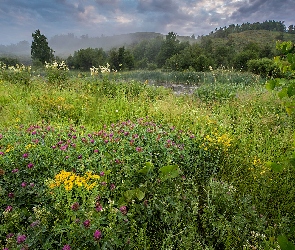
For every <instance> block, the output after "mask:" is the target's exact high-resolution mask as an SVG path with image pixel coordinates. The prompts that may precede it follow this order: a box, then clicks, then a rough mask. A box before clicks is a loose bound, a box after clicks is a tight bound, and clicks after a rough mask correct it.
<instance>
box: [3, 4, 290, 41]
mask: <svg viewBox="0 0 295 250" xmlns="http://www.w3.org/2000/svg"><path fill="white" fill-rule="evenodd" d="M294 12H295V5H294V0H282V1H277V0H218V1H210V2H208V1H207V0H185V1H180V0H114V1H107V0H84V1H82V0H71V1H69V0H55V1H53V2H51V3H48V2H47V1H45V0H33V1H26V0H11V1H9V2H8V1H2V3H1V6H0V27H1V31H2V32H3V34H5V35H4V36H1V37H0V44H1V45H11V44H16V43H18V42H21V41H32V33H34V31H36V30H37V29H39V30H40V31H41V33H42V34H44V35H45V36H46V37H47V38H48V39H51V38H52V37H54V36H55V35H66V34H69V33H70V34H74V35H75V36H77V37H81V36H83V35H88V36H89V37H100V36H102V35H103V36H113V35H123V34H130V33H136V32H155V33H161V34H167V33H168V32H171V31H173V32H175V33H176V34H178V35H179V36H192V35H195V36H196V37H197V36H202V35H207V34H209V33H210V32H211V31H214V30H215V28H217V29H218V28H219V27H224V26H229V25H230V24H242V23H247V22H249V21H250V23H255V22H264V21H266V20H280V21H282V22H284V23H285V25H286V27H288V25H291V24H294V23H295V20H294V17H293V16H294Z"/></svg>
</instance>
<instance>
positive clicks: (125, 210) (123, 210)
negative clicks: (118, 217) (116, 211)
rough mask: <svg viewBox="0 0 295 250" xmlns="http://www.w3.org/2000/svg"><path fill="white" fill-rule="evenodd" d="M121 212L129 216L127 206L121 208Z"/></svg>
mask: <svg viewBox="0 0 295 250" xmlns="http://www.w3.org/2000/svg"><path fill="white" fill-rule="evenodd" d="M120 211H121V213H122V214H123V215H126V214H127V207H126V206H121V207H120Z"/></svg>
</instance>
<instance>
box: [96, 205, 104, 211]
mask: <svg viewBox="0 0 295 250" xmlns="http://www.w3.org/2000/svg"><path fill="white" fill-rule="evenodd" d="M95 210H96V211H97V212H101V211H102V210H103V207H102V206H101V205H98V206H96V207H95Z"/></svg>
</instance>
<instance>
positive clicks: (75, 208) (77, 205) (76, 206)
mask: <svg viewBox="0 0 295 250" xmlns="http://www.w3.org/2000/svg"><path fill="white" fill-rule="evenodd" d="M79 208H80V204H79V203H78V202H75V203H73V205H72V206H71V209H72V210H73V211H77V210H79Z"/></svg>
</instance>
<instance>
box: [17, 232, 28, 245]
mask: <svg viewBox="0 0 295 250" xmlns="http://www.w3.org/2000/svg"><path fill="white" fill-rule="evenodd" d="M26 239H27V236H25V235H24V234H22V235H19V236H17V237H16V242H17V244H21V243H23V242H24V241H25V240H26Z"/></svg>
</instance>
